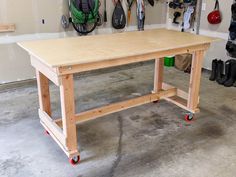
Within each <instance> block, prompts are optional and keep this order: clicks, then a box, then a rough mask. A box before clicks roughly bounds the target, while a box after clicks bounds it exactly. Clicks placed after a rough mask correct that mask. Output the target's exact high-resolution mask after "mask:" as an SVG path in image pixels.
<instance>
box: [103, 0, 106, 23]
mask: <svg viewBox="0 0 236 177" xmlns="http://www.w3.org/2000/svg"><path fill="white" fill-rule="evenodd" d="M103 19H104V23H106V22H107V1H106V0H104V15H103Z"/></svg>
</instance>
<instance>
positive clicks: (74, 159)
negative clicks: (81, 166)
mask: <svg viewBox="0 0 236 177" xmlns="http://www.w3.org/2000/svg"><path fill="white" fill-rule="evenodd" d="M69 161H70V164H71V165H77V164H78V163H79V162H80V156H79V155H78V156H75V157H72V158H70V159H69Z"/></svg>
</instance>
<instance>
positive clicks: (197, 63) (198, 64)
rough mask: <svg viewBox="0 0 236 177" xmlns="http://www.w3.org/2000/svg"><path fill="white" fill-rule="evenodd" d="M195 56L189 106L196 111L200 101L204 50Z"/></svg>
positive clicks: (197, 52)
mask: <svg viewBox="0 0 236 177" xmlns="http://www.w3.org/2000/svg"><path fill="white" fill-rule="evenodd" d="M193 56H194V58H193V60H192V67H191V76H190V83H189V93H188V104H187V107H188V108H189V109H190V110H193V111H196V109H197V108H198V103H199V91H200V82H201V73H202V61H203V58H204V51H203V50H201V51H196V52H195V54H194V55H193Z"/></svg>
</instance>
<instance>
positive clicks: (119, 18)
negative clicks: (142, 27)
mask: <svg viewBox="0 0 236 177" xmlns="http://www.w3.org/2000/svg"><path fill="white" fill-rule="evenodd" d="M114 2H115V5H116V6H115V9H114V11H113V14H112V26H113V28H115V29H123V28H124V27H125V25H126V16H125V11H124V9H123V7H122V4H121V1H120V0H114Z"/></svg>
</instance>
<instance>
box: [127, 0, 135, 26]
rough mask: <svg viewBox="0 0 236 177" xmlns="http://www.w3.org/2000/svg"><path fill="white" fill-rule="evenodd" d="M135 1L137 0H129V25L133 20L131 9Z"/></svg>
mask: <svg viewBox="0 0 236 177" xmlns="http://www.w3.org/2000/svg"><path fill="white" fill-rule="evenodd" d="M134 1H135V0H127V4H128V12H127V18H128V25H129V24H130V22H131V9H132V6H133V4H134Z"/></svg>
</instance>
